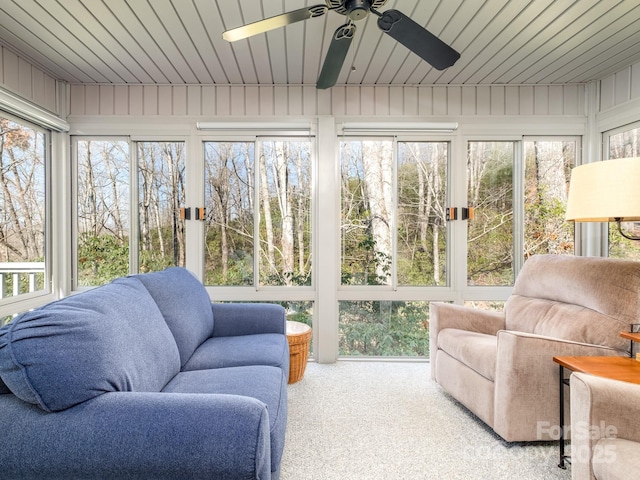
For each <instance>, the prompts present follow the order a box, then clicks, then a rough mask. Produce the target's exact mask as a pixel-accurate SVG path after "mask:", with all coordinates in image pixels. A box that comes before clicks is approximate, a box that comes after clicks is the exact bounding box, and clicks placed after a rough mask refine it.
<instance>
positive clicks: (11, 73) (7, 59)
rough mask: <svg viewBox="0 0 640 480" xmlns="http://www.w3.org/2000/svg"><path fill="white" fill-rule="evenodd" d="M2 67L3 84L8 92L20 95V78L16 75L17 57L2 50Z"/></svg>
mask: <svg viewBox="0 0 640 480" xmlns="http://www.w3.org/2000/svg"><path fill="white" fill-rule="evenodd" d="M2 66H3V70H4V83H5V84H6V85H7V87H9V89H10V90H13V91H14V92H17V93H20V76H19V75H18V56H17V55H16V54H14V53H13V52H10V51H9V50H7V49H6V48H5V49H4V50H3V55H2Z"/></svg>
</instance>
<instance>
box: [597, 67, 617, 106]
mask: <svg viewBox="0 0 640 480" xmlns="http://www.w3.org/2000/svg"><path fill="white" fill-rule="evenodd" d="M615 96H616V83H615V75H611V76H609V77H607V78H603V79H602V80H601V81H600V111H602V110H607V109H609V108H611V107H613V106H614V105H615V103H616V102H615Z"/></svg>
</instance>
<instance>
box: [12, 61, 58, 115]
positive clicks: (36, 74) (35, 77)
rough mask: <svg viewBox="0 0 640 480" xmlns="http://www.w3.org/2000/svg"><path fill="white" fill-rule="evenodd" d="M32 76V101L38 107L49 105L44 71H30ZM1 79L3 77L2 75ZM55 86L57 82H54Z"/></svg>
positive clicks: (33, 69)
mask: <svg viewBox="0 0 640 480" xmlns="http://www.w3.org/2000/svg"><path fill="white" fill-rule="evenodd" d="M30 74H31V88H32V89H33V90H32V91H31V99H32V100H33V102H34V103H36V104H37V105H42V106H44V105H45V104H46V103H47V94H46V83H45V75H44V72H43V71H42V70H38V69H37V68H31V69H30ZM0 78H2V77H1V75H0ZM54 85H55V82H54Z"/></svg>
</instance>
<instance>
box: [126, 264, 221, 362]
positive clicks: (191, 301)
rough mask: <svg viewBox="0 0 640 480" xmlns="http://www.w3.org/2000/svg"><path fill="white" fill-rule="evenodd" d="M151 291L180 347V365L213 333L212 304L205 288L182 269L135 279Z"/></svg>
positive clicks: (154, 273)
mask: <svg viewBox="0 0 640 480" xmlns="http://www.w3.org/2000/svg"><path fill="white" fill-rule="evenodd" d="M134 278H137V279H138V280H140V281H141V282H142V283H143V284H144V286H145V287H146V288H147V290H148V291H149V293H150V294H151V296H152V297H153V299H154V300H155V301H156V304H157V305H158V307H159V308H160V311H161V312H162V315H163V316H164V319H165V321H166V322H167V325H168V326H169V329H170V330H171V333H173V336H174V338H175V340H176V343H177V345H178V351H179V352H180V364H181V365H184V364H185V363H187V360H189V359H190V358H191V355H193V352H195V350H196V348H198V347H199V346H200V345H201V344H202V343H203V342H204V341H205V340H206V339H207V338H209V337H210V336H211V333H212V332H213V312H212V310H211V300H210V299H209V294H208V293H207V290H206V289H205V288H204V285H202V283H201V282H200V280H198V279H197V278H196V277H195V276H194V275H193V274H192V273H191V272H189V271H188V270H186V269H185V268H181V267H172V268H168V269H166V270H164V271H162V272H153V273H145V274H142V275H135V276H134Z"/></svg>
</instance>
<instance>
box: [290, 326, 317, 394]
mask: <svg viewBox="0 0 640 480" xmlns="http://www.w3.org/2000/svg"><path fill="white" fill-rule="evenodd" d="M311 333H312V331H311V327H310V326H309V325H307V324H305V323H302V322H292V321H287V341H288V342H289V383H290V384H291V383H296V382H298V381H300V380H301V379H302V377H303V376H304V371H305V369H306V368H307V361H308V360H309V344H310V342H311Z"/></svg>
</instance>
